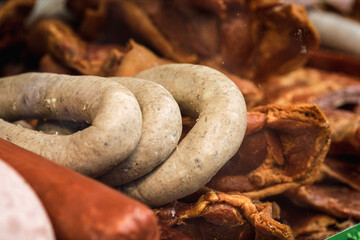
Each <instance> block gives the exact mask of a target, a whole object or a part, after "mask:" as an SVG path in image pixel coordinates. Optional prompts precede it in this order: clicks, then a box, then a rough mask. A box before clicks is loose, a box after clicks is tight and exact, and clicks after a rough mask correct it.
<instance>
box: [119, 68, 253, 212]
mask: <svg viewBox="0 0 360 240" xmlns="http://www.w3.org/2000/svg"><path fill="white" fill-rule="evenodd" d="M135 77H137V78H143V79H146V80H151V81H154V82H156V83H159V84H160V85H162V86H164V87H165V88H166V89H167V90H168V91H169V92H170V93H171V94H172V95H173V97H174V98H175V100H176V101H177V102H178V104H179V106H180V109H181V111H182V113H184V114H187V115H191V116H193V117H198V119H197V123H196V124H195V126H194V127H193V128H192V129H191V131H190V132H189V133H188V134H187V135H186V137H185V138H184V139H183V140H182V141H181V142H180V144H179V146H178V148H177V149H176V150H175V151H174V152H173V153H172V154H171V155H170V157H169V158H168V159H167V160H166V161H165V162H164V163H163V164H161V165H160V166H159V167H157V168H156V169H154V170H153V171H152V172H151V173H150V174H148V175H146V176H145V177H143V178H141V179H139V180H137V181H135V182H132V183H130V184H127V185H125V186H123V187H121V188H120V190H121V191H123V192H124V193H126V194H128V195H130V196H132V197H134V198H135V199H138V200H140V201H142V202H144V203H146V204H148V205H150V206H161V205H164V204H166V203H168V202H171V201H174V200H176V199H179V198H182V197H185V196H187V195H189V194H191V193H193V192H195V191H197V190H198V189H200V188H201V187H202V186H204V185H205V184H206V183H207V182H208V181H209V180H210V179H211V178H212V177H213V176H214V175H215V174H216V172H217V171H218V170H219V169H220V168H221V167H222V166H223V165H224V164H225V163H226V162H227V161H228V160H229V159H230V158H231V157H232V156H234V155H235V153H236V152H237V150H238V149H239V147H240V145H241V142H242V140H243V137H244V134H245V130H246V125H247V119H246V118H247V109H246V105H245V101H244V98H243V96H242V94H241V92H240V90H239V89H238V88H237V87H236V85H235V84H234V83H233V82H232V81H231V80H230V79H229V78H227V77H226V76H225V75H224V74H222V73H220V72H219V71H216V70H214V69H211V68H209V67H205V66H198V65H191V64H169V65H162V66H159V67H155V68H152V69H149V70H145V71H143V72H141V73H139V74H137V75H136V76H135Z"/></svg>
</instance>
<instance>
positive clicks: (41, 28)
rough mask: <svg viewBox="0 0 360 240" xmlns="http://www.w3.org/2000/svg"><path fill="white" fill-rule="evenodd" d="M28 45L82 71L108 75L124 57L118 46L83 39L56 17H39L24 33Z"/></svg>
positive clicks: (33, 49) (121, 49)
mask: <svg viewBox="0 0 360 240" xmlns="http://www.w3.org/2000/svg"><path fill="white" fill-rule="evenodd" d="M27 42H28V45H29V48H30V49H31V50H32V51H34V52H35V53H39V54H43V53H46V52H49V53H51V55H52V56H53V57H54V58H56V59H57V60H59V61H60V62H62V63H65V64H66V65H67V66H68V67H70V68H73V69H75V70H76V71H78V72H80V73H82V74H88V75H101V76H107V75H109V74H112V73H114V72H115V71H116V70H117V67H118V65H119V64H120V62H121V58H122V56H123V48H122V47H120V46H113V45H106V46H99V45H94V44H88V43H86V42H84V41H82V40H81V39H80V38H79V37H78V36H77V35H76V34H75V33H74V32H73V30H72V29H71V28H70V27H69V26H68V25H66V24H65V23H63V22H61V21H59V20H41V21H39V22H37V23H36V24H35V25H34V26H33V27H32V28H31V29H30V30H29V34H28V36H27Z"/></svg>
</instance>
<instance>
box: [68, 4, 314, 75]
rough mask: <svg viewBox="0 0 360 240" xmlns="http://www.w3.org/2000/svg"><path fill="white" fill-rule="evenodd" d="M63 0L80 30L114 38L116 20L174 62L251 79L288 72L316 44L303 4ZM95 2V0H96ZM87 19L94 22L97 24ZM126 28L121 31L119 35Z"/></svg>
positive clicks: (297, 64)
mask: <svg viewBox="0 0 360 240" xmlns="http://www.w3.org/2000/svg"><path fill="white" fill-rule="evenodd" d="M77 2H78V1H76V0H72V1H68V2H67V5H68V7H69V9H70V10H71V11H72V12H75V13H78V15H79V16H81V17H82V18H81V20H82V22H81V24H80V28H79V29H80V30H79V31H80V32H82V33H83V34H85V35H86V36H92V37H94V36H96V37H97V39H100V40H104V39H107V41H109V39H110V41H114V40H115V39H114V38H116V36H114V34H112V35H111V36H110V35H109V34H108V33H113V32H114V31H113V30H111V29H114V27H115V26H116V27H117V28H118V26H119V24H121V26H125V29H127V30H126V31H123V33H124V32H127V33H128V34H129V35H130V36H133V37H134V38H135V40H137V41H139V42H144V43H146V44H148V45H150V46H151V47H152V48H154V49H155V50H156V51H157V52H159V53H160V54H161V55H162V56H164V57H166V58H170V59H172V60H174V61H177V62H189V63H195V62H196V63H201V64H204V65H208V66H211V67H215V68H219V67H221V68H224V69H225V70H227V71H229V72H231V73H234V74H237V75H239V76H241V77H245V78H250V79H261V78H264V77H266V76H269V75H272V74H276V73H285V72H289V71H291V70H293V69H295V68H297V67H299V66H301V65H303V64H304V63H305V62H306V60H307V59H308V54H309V53H310V52H311V51H312V50H314V49H316V48H317V47H318V45H319V38H318V35H317V32H316V30H315V29H314V27H313V25H312V24H311V22H310V21H309V19H308V17H307V14H306V11H305V9H304V8H303V7H302V6H299V5H294V4H282V3H280V2H279V1H278V0H273V1H255V0H246V1H237V0H212V1H211V2H210V3H209V1H203V0H197V1H182V0H176V1H166V0H151V1H148V0H147V1H144V0H136V1H129V0H121V1H116V0H97V1H96V0H93V1H87V2H88V3H89V4H88V5H87V6H85V5H86V4H79V3H77ZM95 2H96V4H95ZM92 22H97V23H102V24H98V25H97V26H98V27H97V28H96V27H95V28H94V27H91V29H89V26H94V24H91V23H92ZM124 35H126V33H125V34H122V36H120V37H119V38H120V39H123V38H124Z"/></svg>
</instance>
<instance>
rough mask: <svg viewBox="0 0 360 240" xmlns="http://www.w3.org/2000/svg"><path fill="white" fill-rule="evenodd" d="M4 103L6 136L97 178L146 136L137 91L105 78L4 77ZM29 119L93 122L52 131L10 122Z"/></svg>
mask: <svg viewBox="0 0 360 240" xmlns="http://www.w3.org/2000/svg"><path fill="white" fill-rule="evenodd" d="M0 106H1V108H0V138H3V139H6V140H8V141H10V142H13V143H15V144H17V145H19V146H21V147H23V148H25V149H28V150H30V151H32V152H35V153H37V154H39V155H42V156H44V157H46V158H48V159H50V160H52V161H54V162H56V163H58V164H60V165H63V166H65V167H68V168H71V169H73V170H75V171H77V172H80V173H82V174H85V175H89V176H93V177H94V176H99V175H101V174H103V173H104V172H106V171H108V170H110V169H111V168H112V167H113V166H114V165H116V164H118V163H119V162H121V161H122V160H124V159H125V158H126V157H128V156H129V155H130V154H131V153H132V152H133V151H134V149H135V148H136V146H137V144H138V142H139V140H140V136H141V128H142V115H141V110H140V107H139V104H138V102H137V100H136V98H135V96H134V95H133V94H132V93H131V92H130V91H129V90H128V89H127V88H125V87H124V86H122V85H121V84H119V83H118V82H115V81H110V80H106V79H105V78H101V77H95V76H68V75H61V74H51V73H25V74H20V75H16V76H11V77H4V78H1V79H0ZM1 118H3V119H5V120H6V121H4V120H3V119H1ZM26 118H39V119H59V120H72V121H82V122H84V121H86V122H87V123H91V126H90V127H88V128H86V129H84V130H82V131H79V132H76V133H74V134H71V135H49V134H45V133H42V132H37V131H34V130H30V129H25V128H23V127H20V126H16V125H13V124H11V123H9V122H7V121H13V120H16V119H26Z"/></svg>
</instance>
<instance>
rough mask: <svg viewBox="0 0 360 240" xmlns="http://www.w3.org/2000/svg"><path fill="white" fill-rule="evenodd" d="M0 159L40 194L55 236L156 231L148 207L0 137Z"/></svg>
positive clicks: (134, 235) (155, 234) (154, 234)
mask: <svg viewBox="0 0 360 240" xmlns="http://www.w3.org/2000/svg"><path fill="white" fill-rule="evenodd" d="M0 159H1V160H3V161H5V162H7V163H8V164H9V165H11V166H12V167H13V168H15V169H16V170H17V171H18V172H19V173H20V174H21V175H22V176H23V177H24V179H25V180H26V181H27V182H28V183H29V184H30V185H31V187H32V188H33V189H34V190H35V192H36V193H37V194H38V196H39V198H40V200H41V201H42V203H43V205H44V207H45V209H46V211H47V212H48V214H49V217H50V220H51V221H52V224H53V226H54V230H55V234H56V237H57V239H107V240H109V239H141V240H143V239H144V240H145V239H159V237H160V235H159V230H158V229H159V227H158V223H157V218H156V217H155V215H154V214H153V212H152V210H151V209H150V208H148V207H147V206H146V205H143V204H142V203H140V202H137V201H135V200H133V199H131V198H129V197H127V196H125V195H123V194H122V193H120V192H117V191H116V190H113V189H111V188H109V187H107V186H105V185H103V184H102V183H100V182H97V181H96V180H93V179H90V178H88V177H86V176H83V175H81V174H78V173H76V172H74V171H72V170H70V169H67V168H65V167H62V166H60V165H57V164H55V163H53V162H51V161H49V160H47V159H45V158H43V157H40V156H39V155H36V154H34V153H31V152H29V151H27V150H24V149H22V148H20V147H18V146H16V145H14V144H12V143H10V142H7V141H5V140H3V139H0ZM29 221H31V220H29Z"/></svg>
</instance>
